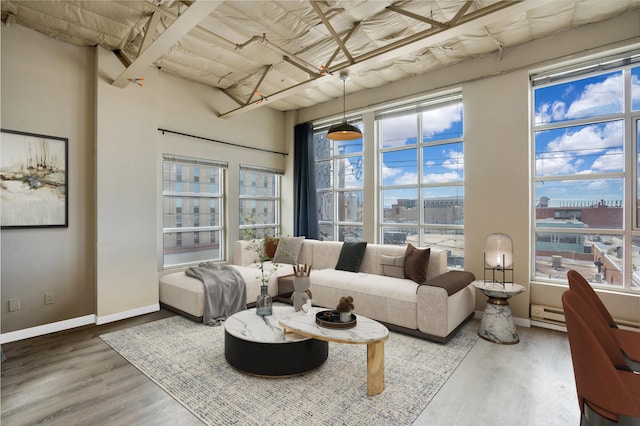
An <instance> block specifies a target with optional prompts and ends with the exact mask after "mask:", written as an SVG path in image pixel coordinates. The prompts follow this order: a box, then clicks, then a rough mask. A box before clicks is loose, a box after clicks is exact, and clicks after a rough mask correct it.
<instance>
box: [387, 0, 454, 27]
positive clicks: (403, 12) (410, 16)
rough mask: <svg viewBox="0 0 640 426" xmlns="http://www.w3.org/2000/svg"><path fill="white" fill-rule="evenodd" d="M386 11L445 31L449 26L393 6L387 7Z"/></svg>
mask: <svg viewBox="0 0 640 426" xmlns="http://www.w3.org/2000/svg"><path fill="white" fill-rule="evenodd" d="M387 9H389V10H390V11H392V12H395V13H399V14H400V15H404V16H408V17H409V18H412V19H415V20H417V21H421V22H424V23H427V24H429V25H433V26H434V27H440V28H445V29H446V28H449V25H447V24H445V23H442V22H440V21H436V20H435V19H431V18H427V17H426V16H422V15H418V14H417V13H413V12H409V11H408V10H404V9H402V8H399V7H398V6H393V5H391V6H387Z"/></svg>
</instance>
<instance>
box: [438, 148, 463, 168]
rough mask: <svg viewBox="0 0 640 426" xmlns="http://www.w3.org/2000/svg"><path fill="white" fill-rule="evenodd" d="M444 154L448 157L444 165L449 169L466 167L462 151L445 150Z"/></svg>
mask: <svg viewBox="0 0 640 426" xmlns="http://www.w3.org/2000/svg"><path fill="white" fill-rule="evenodd" d="M443 154H444V155H445V157H447V159H446V160H445V161H444V163H443V164H442V166H443V167H446V168H448V169H456V170H457V169H462V168H464V154H463V153H462V152H461V151H456V150H453V149H450V150H448V151H446V150H445V151H444V152H443Z"/></svg>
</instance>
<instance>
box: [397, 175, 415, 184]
mask: <svg viewBox="0 0 640 426" xmlns="http://www.w3.org/2000/svg"><path fill="white" fill-rule="evenodd" d="M417 183H418V175H417V174H415V173H403V174H402V175H401V176H398V178H396V179H395V180H394V181H393V184H392V185H410V184H414V185H415V184H417Z"/></svg>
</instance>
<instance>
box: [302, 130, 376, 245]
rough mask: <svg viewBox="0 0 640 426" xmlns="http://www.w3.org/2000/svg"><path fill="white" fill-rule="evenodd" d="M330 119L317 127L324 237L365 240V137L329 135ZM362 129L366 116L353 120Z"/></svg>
mask: <svg viewBox="0 0 640 426" xmlns="http://www.w3.org/2000/svg"><path fill="white" fill-rule="evenodd" d="M331 124H335V123H330V124H327V125H324V126H321V127H320V126H319V127H317V128H316V129H315V130H314V136H313V149H314V155H315V162H316V164H315V165H316V191H317V192H316V194H317V207H318V224H319V228H320V236H319V238H320V240H323V241H364V237H363V230H362V202H363V178H362V176H363V174H362V172H363V165H362V160H363V155H362V154H363V152H362V148H363V145H362V138H360V139H356V140H351V141H333V140H330V139H327V130H328V129H329V127H330V126H331ZM349 124H351V125H354V126H356V127H358V128H359V129H361V130H362V119H360V118H358V119H355V120H349Z"/></svg>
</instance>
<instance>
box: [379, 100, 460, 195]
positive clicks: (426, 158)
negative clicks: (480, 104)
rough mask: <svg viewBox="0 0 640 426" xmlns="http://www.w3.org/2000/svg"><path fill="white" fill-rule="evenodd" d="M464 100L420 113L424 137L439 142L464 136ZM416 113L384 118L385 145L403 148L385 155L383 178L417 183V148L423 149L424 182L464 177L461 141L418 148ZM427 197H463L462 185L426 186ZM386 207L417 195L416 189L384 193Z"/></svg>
mask: <svg viewBox="0 0 640 426" xmlns="http://www.w3.org/2000/svg"><path fill="white" fill-rule="evenodd" d="M462 115H463V114H462V102H456V103H447V104H445V105H442V106H439V107H437V108H434V109H430V110H427V111H424V112H422V113H421V116H422V129H421V130H422V140H423V141H424V142H438V141H443V140H449V139H453V138H459V137H462ZM417 140H418V119H417V114H416V113H411V112H408V113H407V115H404V116H400V117H393V118H388V119H385V120H383V123H382V142H381V143H382V148H403V149H400V150H392V151H387V152H384V153H383V155H382V181H383V185H385V186H395V185H414V186H417V185H418V183H419V182H418V167H419V165H418V149H422V160H423V164H422V167H423V171H422V172H423V176H422V180H423V183H428V184H434V185H437V184H442V183H452V182H460V183H462V181H463V179H464V173H463V172H464V156H463V144H462V142H455V143H447V144H436V145H427V146H424V147H422V148H418V147H417V144H416V141H417ZM423 192H424V195H423V196H424V197H426V198H431V197H447V196H462V194H461V191H460V187H457V186H456V187H434V188H428V189H424V191H423ZM383 197H384V206H385V207H390V206H391V205H392V204H394V203H395V202H396V200H397V199H398V198H412V199H416V198H417V191H416V189H405V190H401V189H392V190H386V191H384V194H383Z"/></svg>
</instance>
